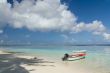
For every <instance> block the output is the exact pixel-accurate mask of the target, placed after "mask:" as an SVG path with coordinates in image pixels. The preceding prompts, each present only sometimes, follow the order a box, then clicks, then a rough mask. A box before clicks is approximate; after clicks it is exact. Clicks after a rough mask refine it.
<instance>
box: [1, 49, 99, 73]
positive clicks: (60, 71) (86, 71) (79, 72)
mask: <svg viewBox="0 0 110 73" xmlns="http://www.w3.org/2000/svg"><path fill="white" fill-rule="evenodd" d="M0 54H9V53H7V52H5V51H0ZM17 57H19V58H26V59H32V58H34V57H33V56H24V55H22V56H21V55H20V56H17ZM44 60H47V59H44ZM48 61H51V60H48ZM21 66H22V67H24V68H25V69H26V70H28V71H29V73H99V72H97V71H95V70H93V69H91V68H89V67H86V66H83V65H80V64H78V61H76V62H75V61H74V62H63V61H60V62H54V63H39V65H38V63H36V64H34V65H27V64H21Z"/></svg>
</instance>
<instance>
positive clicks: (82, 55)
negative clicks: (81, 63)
mask: <svg viewBox="0 0 110 73" xmlns="http://www.w3.org/2000/svg"><path fill="white" fill-rule="evenodd" d="M85 56H86V50H80V51H74V52H73V53H72V54H71V55H68V54H65V55H64V57H63V58H62V60H63V61H75V60H80V59H84V58H85Z"/></svg>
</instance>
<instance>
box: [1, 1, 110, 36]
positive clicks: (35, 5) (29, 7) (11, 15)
mask: <svg viewBox="0 0 110 73" xmlns="http://www.w3.org/2000/svg"><path fill="white" fill-rule="evenodd" d="M6 24H8V25H9V26H11V27H13V28H27V29H29V30H32V31H60V32H64V31H68V32H72V33H78V32H82V31H87V32H91V33H93V34H95V35H101V36H103V37H104V38H110V37H109V35H110V34H108V33H106V27H105V26H104V25H103V23H102V22H101V21H98V20H95V21H93V22H91V23H84V22H77V17H76V16H75V15H74V13H72V12H71V11H70V10H68V7H67V6H66V5H65V4H62V3H61V2H60V0H36V1H35V0H23V1H22V2H20V3H18V2H17V1H16V0H14V5H13V7H11V4H9V3H7V0H0V28H3V27H5V26H6Z"/></svg>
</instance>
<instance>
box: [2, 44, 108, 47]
mask: <svg viewBox="0 0 110 73" xmlns="http://www.w3.org/2000/svg"><path fill="white" fill-rule="evenodd" d="M0 46H7V47H8V46H110V44H57V43H56V44H47V43H45V44H0Z"/></svg>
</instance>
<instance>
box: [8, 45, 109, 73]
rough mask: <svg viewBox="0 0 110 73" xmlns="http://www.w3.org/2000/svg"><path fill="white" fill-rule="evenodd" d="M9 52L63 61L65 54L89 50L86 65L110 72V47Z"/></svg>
mask: <svg viewBox="0 0 110 73" xmlns="http://www.w3.org/2000/svg"><path fill="white" fill-rule="evenodd" d="M8 50H12V51H17V52H25V53H29V54H31V55H36V56H47V57H50V58H53V59H57V60H61V58H62V57H63V55H64V54H65V53H69V54H70V53H72V52H73V51H76V50H87V57H86V58H85V61H84V63H85V64H87V65H88V66H92V67H94V69H96V68H99V69H103V70H106V71H107V72H110V46H38V47H8Z"/></svg>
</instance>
